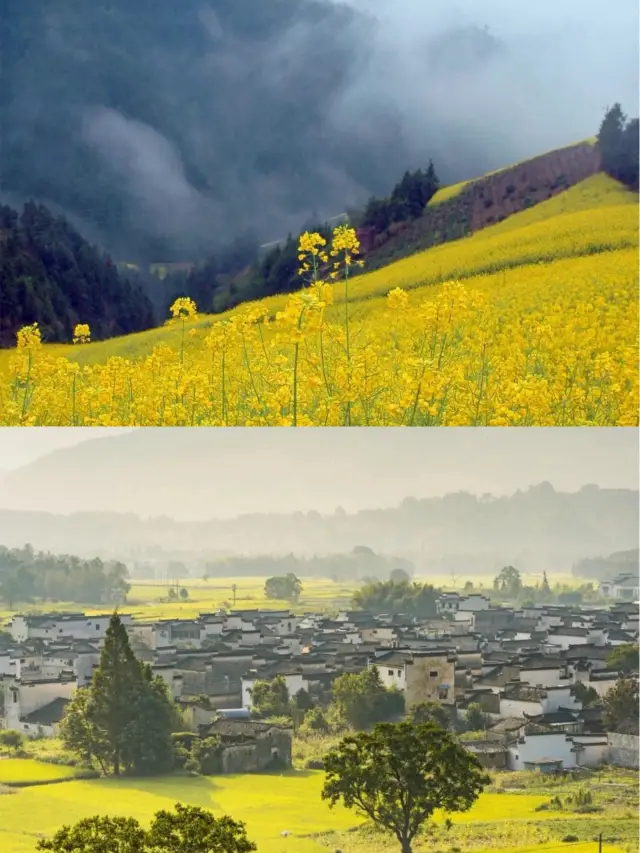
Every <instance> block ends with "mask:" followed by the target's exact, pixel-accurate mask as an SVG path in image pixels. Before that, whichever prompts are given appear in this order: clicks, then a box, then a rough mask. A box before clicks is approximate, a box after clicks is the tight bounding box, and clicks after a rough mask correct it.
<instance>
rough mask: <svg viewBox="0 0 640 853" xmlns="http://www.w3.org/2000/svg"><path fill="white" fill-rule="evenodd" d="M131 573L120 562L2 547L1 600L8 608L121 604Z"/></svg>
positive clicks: (0, 549)
mask: <svg viewBox="0 0 640 853" xmlns="http://www.w3.org/2000/svg"><path fill="white" fill-rule="evenodd" d="M128 577H129V570H128V569H127V567H126V566H125V565H124V563H121V562H119V561H118V560H109V561H106V562H103V561H102V560H101V559H100V558H99V557H95V558H93V559H91V560H83V559H80V558H79V557H75V556H70V555H66V554H65V555H55V554H49V553H44V552H35V551H34V550H33V548H32V547H31V546H30V545H26V546H25V547H24V548H12V549H10V548H5V547H3V546H0V597H2V598H3V599H4V601H5V602H6V603H7V605H8V606H9V608H10V609H11V608H13V605H14V603H15V602H17V601H22V602H29V601H32V600H33V599H35V598H41V599H48V600H50V601H55V600H58V601H78V602H82V603H87V602H91V603H96V604H104V603H116V604H117V603H119V602H121V601H122V600H124V598H125V597H126V594H127V592H128V591H129V588H130V585H129V582H128Z"/></svg>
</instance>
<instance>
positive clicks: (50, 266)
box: [0, 202, 154, 347]
mask: <svg viewBox="0 0 640 853" xmlns="http://www.w3.org/2000/svg"><path fill="white" fill-rule="evenodd" d="M0 243H1V245H2V252H0V282H2V287H1V288H0V347H3V346H7V347H11V346H15V343H16V333H17V332H18V330H19V329H20V328H21V327H22V326H25V325H31V324H32V323H38V325H39V328H40V332H41V333H42V337H43V340H45V341H49V342H53V341H71V340H72V339H73V335H74V329H75V326H76V324H77V323H88V324H89V326H90V328H91V335H92V337H93V338H94V340H96V339H97V340H99V339H101V338H106V337H111V336H112V335H118V334H120V335H122V334H127V333H129V332H137V331H140V330H141V329H148V328H149V327H150V326H152V325H153V324H154V316H153V307H152V305H151V303H150V302H149V300H148V299H147V297H146V296H145V294H144V292H143V290H142V288H141V287H140V286H139V285H136V284H134V283H131V282H130V281H129V280H128V279H126V278H124V277H123V276H121V275H120V273H119V272H118V270H117V268H116V266H115V264H113V263H112V261H111V259H110V258H108V257H106V256H104V257H103V256H101V254H100V253H99V252H97V251H96V250H95V249H94V248H93V247H92V246H90V245H89V244H88V243H87V242H86V241H85V240H83V239H82V237H81V236H80V235H79V234H78V233H77V232H76V231H75V230H74V229H73V228H71V227H70V226H69V224H68V223H67V222H66V221H65V220H64V219H63V218H62V217H55V216H52V215H51V213H50V212H49V211H48V210H47V209H46V208H45V207H43V206H42V205H36V204H34V203H33V202H28V203H27V204H25V206H24V209H23V210H22V213H21V214H18V213H17V212H15V211H13V210H11V208H9V207H5V206H3V205H0Z"/></svg>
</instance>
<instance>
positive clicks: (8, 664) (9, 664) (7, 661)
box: [0, 651, 16, 678]
mask: <svg viewBox="0 0 640 853" xmlns="http://www.w3.org/2000/svg"><path fill="white" fill-rule="evenodd" d="M15 674H16V659H15V658H13V657H12V656H11V653H10V652H8V651H6V652H0V678H1V677H2V676H3V675H15Z"/></svg>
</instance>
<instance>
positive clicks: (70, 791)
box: [0, 759, 630, 853]
mask: <svg viewBox="0 0 640 853" xmlns="http://www.w3.org/2000/svg"><path fill="white" fill-rule="evenodd" d="M5 762H6V766H7V767H8V766H9V765H11V771H10V773H9V774H7V775H11V776H12V777H13V778H20V779H24V778H27V777H28V778H30V779H34V778H36V777H37V776H38V775H39V774H40V778H41V779H42V780H43V781H45V780H46V779H50V778H51V776H50V775H49V774H50V771H51V767H50V766H49V765H45V764H41V763H40V764H39V763H38V762H35V761H33V760H29V759H11V760H7V759H4V760H0V765H3V764H5ZM21 762H22V763H23V764H24V765H25V766H24V768H23V769H22V770H21V769H20V763H21ZM55 769H56V770H57V769H59V768H55ZM63 769H65V770H67V769H68V768H63ZM1 772H2V768H1V767H0V773H1ZM322 778H323V777H322V773H321V771H295V772H291V773H287V774H282V775H245V776H222V777H215V778H203V777H195V778H192V777H183V776H170V777H160V778H157V779H144V780H141V779H120V780H114V779H94V780H82V781H68V782H62V783H60V784H42V785H40V786H36V787H29V788H20V789H13V790H14V791H15V792H11V793H5V794H4V795H1V796H0V849H1V850H2V853H33V851H34V850H35V845H36V842H37V839H38V838H39V837H42V836H43V835H44V836H49V835H51V834H53V833H54V832H55V831H56V829H57V828H59V827H60V826H61V825H63V824H65V823H73V822H75V821H77V820H80V819H82V818H84V817H88V816H91V815H94V814H103V815H104V814H119V815H124V816H130V817H135V818H137V819H138V820H140V821H141V822H142V823H145V824H146V823H148V821H149V820H150V818H151V817H152V815H153V813H154V812H156V811H157V810H159V809H163V808H164V809H170V808H172V807H173V805H174V804H175V803H176V802H177V801H182V802H185V803H189V804H191V805H196V806H201V807H206V808H210V809H212V810H213V812H214V813H216V814H218V815H220V814H223V813H226V814H230V815H232V816H233V817H235V818H236V819H238V820H242V821H244V822H245V823H246V825H247V832H248V835H249V836H250V837H251V838H252V839H253V840H254V841H255V842H256V843H257V845H258V850H259V851H260V853H289V851H291V853H294V851H295V853H326V851H327V850H328V849H329V850H335V849H336V848H337V847H339V848H340V849H341V850H343V851H344V853H365V850H366V851H371V853H393V852H394V851H395V850H396V847H395V845H394V843H393V842H391V841H389V840H387V839H386V838H384V837H381V836H379V835H378V834H372V833H371V832H369V831H368V830H366V828H364V829H361V830H360V831H358V832H352V831H351V830H353V829H355V828H356V827H358V826H360V825H361V824H362V821H361V820H360V819H359V818H358V817H357V815H355V814H353V813H351V812H349V811H347V810H346V809H343V808H340V807H338V808H335V809H329V807H328V806H327V805H326V804H325V803H324V802H323V801H322V800H321V798H320V791H321V787H322ZM5 790H7V789H5ZM548 799H549V796H548V793H543V792H536V793H529V792H519V793H486V794H483V795H482V796H481V797H480V799H479V801H478V802H477V803H476V805H475V806H474V807H473V808H472V809H471V810H470V811H469V812H467V813H464V814H458V815H455V816H454V817H453V824H454V825H453V829H452V830H451V832H452V833H453V834H454V836H455V839H456V844H457V846H460V842H459V841H458V840H457V839H458V838H459V837H461V833H462V837H465V835H466V834H468V837H469V839H476V840H474V841H473V846H472V847H466V849H469V850H471V849H473V850H474V851H480V850H483V849H484V850H489V849H493V850H496V849H500V848H496V847H493V848H491V847H490V846H487V844H490V842H491V839H492V838H494V837H495V838H496V839H504V838H509V837H510V836H513V837H514V838H517V837H518V835H519V834H521V835H522V837H523V839H524V841H525V845H526V842H528V841H529V839H530V838H531V837H532V836H531V835H530V832H531V827H532V826H534V827H536V829H537V831H538V835H539V830H540V827H542V826H545V827H547V828H548V829H547V834H548V835H550V836H551V838H556V837H557V835H558V832H563V831H564V825H565V822H566V821H567V820H572V823H580V825H581V826H582V827H583V833H584V834H586V835H587V837H588V838H589V839H591V838H593V837H594V836H595V835H597V833H598V832H599V831H601V830H600V829H599V828H598V827H599V826H600V823H601V820H602V816H601V815H600V814H595V815H581V816H579V820H576V817H577V816H576V815H569V814H566V813H563V812H540V811H536V808H537V807H538V806H540V804H541V803H544V802H546V801H547V800H548ZM614 816H615V815H614ZM618 818H623V819H622V820H620V819H619V824H620V829H621V830H622V824H623V823H625V824H626V823H630V821H629V820H628V819H625V818H624V815H619V816H618ZM435 824H436V827H437V828H438V827H439V829H438V831H439V832H441V833H442V832H444V831H445V830H444V829H443V816H442V815H440V816H438V817H437V818H436V821H435ZM627 830H628V827H627ZM283 831H288V832H289V833H290V835H289V836H288V837H283V836H282V835H281V833H282V832H283ZM621 834H622V833H621ZM626 835H627V836H628V835H629V833H628V831H627V832H626ZM454 836H452V842H453V840H454ZM478 839H479V843H478ZM483 839H484V840H483ZM580 840H581V841H582V840H583V839H582V838H581V839H580ZM509 843H511V842H508V844H509ZM557 843H558V842H557V841H556V844H557ZM431 844H432V841H430V840H429V839H428V838H426V839H424V840H421V842H420V843H419V844H417V845H416V853H420V851H430V850H433V849H434V848H433V847H432V846H431ZM482 845H484V846H482ZM525 845H520V846H521V847H522V848H523V851H524V849H526V846H525ZM454 846H455V845H454ZM552 848H553V844H552V843H551V841H549V843H542V844H540V843H538V844H537V846H536V847H535V849H536V850H540V851H543V850H545V849H549V850H551V849H552ZM447 849H449V848H447ZM460 849H463V848H462V847H460ZM503 849H505V850H507V849H509V850H513V849H518V846H517V845H516V846H506V847H503ZM567 849H570V850H574V851H579V853H590V851H594V853H595V850H596V849H597V847H596V846H595V844H593V843H588V844H587V843H585V844H580V845H577V844H576V845H574V846H571V847H568V848H567ZM604 849H605V851H606V853H615V851H622V850H625V849H627V850H629V849H630V848H629V847H628V844H627V846H626V847H616V846H612V845H608V844H607V845H605V847H604Z"/></svg>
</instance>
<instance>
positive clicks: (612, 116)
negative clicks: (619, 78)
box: [598, 104, 640, 192]
mask: <svg viewBox="0 0 640 853" xmlns="http://www.w3.org/2000/svg"><path fill="white" fill-rule="evenodd" d="M638 135H639V134H638V119H637V118H634V119H631V120H630V121H627V117H626V115H625V114H624V113H623V112H622V107H621V106H620V104H614V105H613V107H611V108H610V109H609V110H607V113H606V115H605V117H604V119H603V120H602V124H601V125H600V131H599V133H598V146H599V148H600V153H601V155H602V168H603V170H604V171H605V172H607V174H609V175H611V177H612V178H616V180H618V181H621V183H623V184H625V185H626V186H628V187H629V188H630V189H633V190H636V192H637V191H638V157H639V151H638V149H639V145H640V141H639V139H638Z"/></svg>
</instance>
